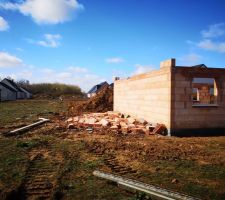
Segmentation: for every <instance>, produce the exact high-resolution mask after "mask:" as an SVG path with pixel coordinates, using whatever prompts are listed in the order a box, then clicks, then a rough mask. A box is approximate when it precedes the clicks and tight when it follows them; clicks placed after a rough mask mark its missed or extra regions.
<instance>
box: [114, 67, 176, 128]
mask: <svg viewBox="0 0 225 200" xmlns="http://www.w3.org/2000/svg"><path fill="white" fill-rule="evenodd" d="M167 64H168V63H167ZM171 69H172V68H171V66H170V64H169V65H168V66H167V65H166V66H161V69H159V70H155V71H152V72H149V73H146V74H141V75H137V76H134V77H131V78H129V79H125V80H117V81H115V82H114V110H115V111H119V112H122V113H125V114H129V115H132V116H134V117H137V118H144V119H145V120H147V121H149V122H153V123H163V124H165V125H166V126H167V128H168V129H169V128H170V123H171V122H170V116H171Z"/></svg>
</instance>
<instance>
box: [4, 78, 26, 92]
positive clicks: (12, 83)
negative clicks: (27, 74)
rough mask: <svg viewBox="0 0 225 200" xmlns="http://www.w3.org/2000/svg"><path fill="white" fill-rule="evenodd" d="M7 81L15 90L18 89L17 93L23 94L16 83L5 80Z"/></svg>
mask: <svg viewBox="0 0 225 200" xmlns="http://www.w3.org/2000/svg"><path fill="white" fill-rule="evenodd" d="M5 80H7V81H8V82H9V83H10V84H11V85H12V86H13V87H14V88H16V90H17V92H23V91H22V90H21V89H20V88H19V86H18V85H17V84H16V83H15V82H14V81H12V80H10V79H7V78H5Z"/></svg>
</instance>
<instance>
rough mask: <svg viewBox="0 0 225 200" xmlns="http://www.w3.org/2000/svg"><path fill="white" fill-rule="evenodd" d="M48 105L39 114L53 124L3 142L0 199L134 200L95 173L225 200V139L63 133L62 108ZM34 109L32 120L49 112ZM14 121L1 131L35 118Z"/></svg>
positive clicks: (1, 137) (3, 137) (1, 138)
mask: <svg viewBox="0 0 225 200" xmlns="http://www.w3.org/2000/svg"><path fill="white" fill-rule="evenodd" d="M48 103H49V105H54V107H55V108H56V109H54V110H51V111H50V112H52V114H49V111H48V110H46V111H45V113H44V114H42V115H44V116H45V115H47V116H48V117H49V118H50V119H51V123H47V124H46V125H42V126H40V127H37V128H35V129H32V130H30V131H28V132H25V133H23V134H20V135H14V136H7V134H6V135H0V199H37V198H46V199H52V198H53V199H137V198H136V195H135V194H134V193H130V192H127V191H126V190H124V189H122V188H119V187H117V186H115V185H112V184H110V183H108V182H107V181H105V180H102V179H99V178H96V177H94V176H93V175H92V172H93V171H94V170H102V171H106V172H111V173H114V174H117V175H121V176H124V177H128V178H132V179H135V180H139V181H142V182H145V183H149V184H153V185H157V186H160V187H162V188H166V189H170V190H175V191H178V192H181V193H185V194H188V195H192V196H195V197H199V198H201V199H225V189H224V185H225V168H224V166H225V137H224V136H220V137H189V138H178V137H163V136H143V135H142V136H138V135H123V134H115V133H113V132H110V131H106V130H104V129H102V130H94V131H93V133H88V132H87V131H86V130H85V129H79V130H73V129H72V130H68V129H67V128H66V126H67V124H65V120H66V117H65V115H66V114H65V113H66V112H64V111H65V105H62V104H60V103H59V102H58V103H57V102H54V104H52V102H48ZM5 105H7V106H9V107H8V109H7V108H4V112H5V113H7V110H9V109H10V115H11V112H12V110H13V109H14V110H15V112H17V111H18V110H21V111H20V113H24V110H23V109H22V108H23V107H24V102H23V103H21V106H22V108H20V104H19V103H18V104H14V103H12V104H10V103H8V104H5ZM26 105H34V104H32V103H30V104H29V103H27V102H26ZM35 105H38V108H40V109H39V111H38V109H36V108H35V107H34V110H35V111H32V112H35V113H36V116H40V114H39V113H43V109H42V108H44V109H47V108H48V105H46V102H45V101H43V102H39V103H37V102H36V104H35ZM13 106H14V108H13ZM62 111H63V112H62ZM29 112H31V111H29ZM55 113H59V114H58V115H55ZM16 115H17V116H19V113H18V114H16ZM11 116H12V115H11ZM11 118H12V117H7V118H6V119H4V120H5V126H4V124H3V123H2V124H1V127H2V130H4V131H5V130H6V129H7V130H12V129H14V128H15V127H17V126H21V125H22V124H23V123H24V124H29V123H30V121H32V119H33V118H31V119H30V118H29V120H30V121H29V120H27V119H22V120H17V121H15V120H12V119H11ZM1 120H2V118H1ZM1 120H0V121H1ZM10 120H11V121H10ZM11 124H12V125H11ZM19 197H20V198H19Z"/></svg>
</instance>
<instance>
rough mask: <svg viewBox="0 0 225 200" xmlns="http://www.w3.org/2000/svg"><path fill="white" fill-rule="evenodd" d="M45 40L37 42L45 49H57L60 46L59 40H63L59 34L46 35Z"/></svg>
mask: <svg viewBox="0 0 225 200" xmlns="http://www.w3.org/2000/svg"><path fill="white" fill-rule="evenodd" d="M44 38H45V40H40V41H38V42H37V44H38V45H40V46H43V47H51V48H56V47H58V46H59V45H60V42H59V40H60V39H61V38H62V37H61V35H59V34H55V35H53V34H45V35H44Z"/></svg>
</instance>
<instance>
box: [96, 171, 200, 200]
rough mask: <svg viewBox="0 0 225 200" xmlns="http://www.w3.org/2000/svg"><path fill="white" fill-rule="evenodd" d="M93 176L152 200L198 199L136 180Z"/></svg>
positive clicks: (115, 176) (105, 175)
mask: <svg viewBox="0 0 225 200" xmlns="http://www.w3.org/2000/svg"><path fill="white" fill-rule="evenodd" d="M93 175H94V176H97V177H100V178H103V179H106V180H110V181H113V182H116V183H117V184H118V185H122V186H125V187H128V188H130V189H133V190H135V191H136V190H137V191H140V192H144V193H146V194H148V195H150V196H151V197H153V198H160V199H167V200H197V199H198V198H195V197H191V196H188V195H186V194H181V193H178V192H174V191H170V190H166V189H163V188H160V187H156V186H153V185H149V184H146V183H142V182H139V181H136V180H132V179H128V178H124V177H121V176H117V175H114V174H110V173H105V172H101V171H94V172H93Z"/></svg>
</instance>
